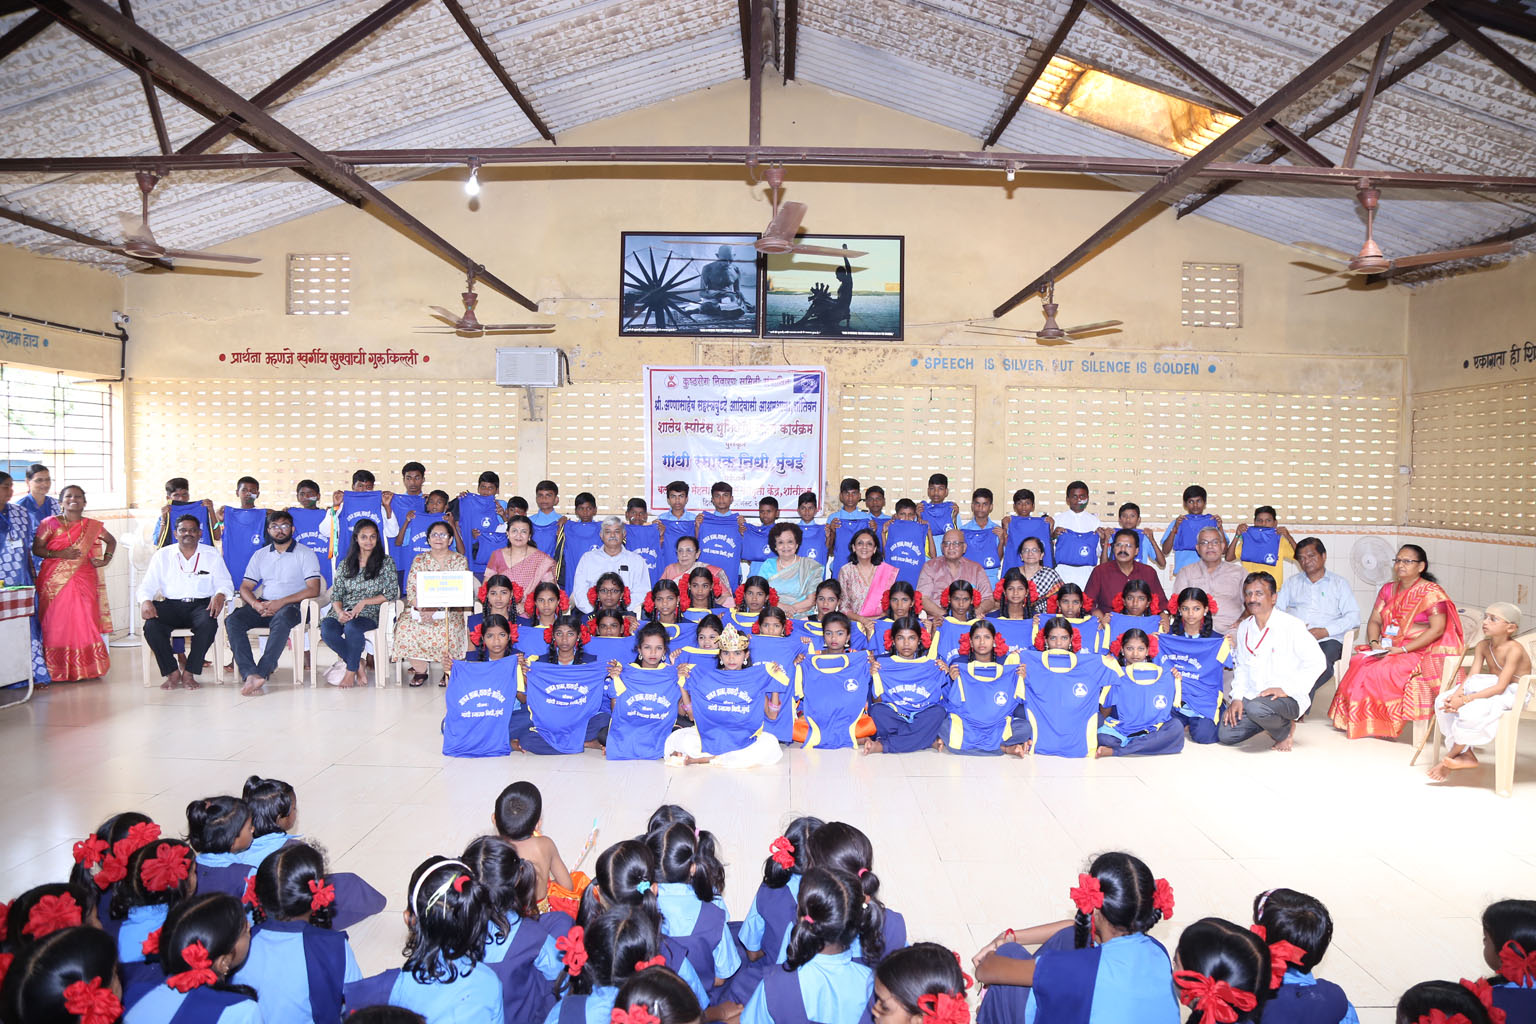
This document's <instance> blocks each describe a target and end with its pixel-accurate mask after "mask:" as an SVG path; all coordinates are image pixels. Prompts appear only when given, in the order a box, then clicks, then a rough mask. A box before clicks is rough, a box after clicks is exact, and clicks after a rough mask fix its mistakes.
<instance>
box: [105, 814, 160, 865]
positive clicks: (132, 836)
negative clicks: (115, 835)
mask: <svg viewBox="0 0 1536 1024" xmlns="http://www.w3.org/2000/svg"><path fill="white" fill-rule="evenodd" d="M159 838H160V826H159V825H156V824H155V823H154V822H152V821H141V822H139V823H138V824H137V825H134V826H133V827H132V828H130V829H129V830H128V834H127V835H126V836H124V837H123V838H121V839H119V840H118V841H117V842H116V843H115V844H113V846H112V852H113V853H114V854H115V855H116V856H117V859H118V860H120V861H122V862H123V863H124V864H127V863H128V858H129V857H131V856H133V855H134V854H135V853H138V852H139V851H140V850H142V849H144V847H146V846H148V845H149V844H150V843H152V842H154V841H155V840H156V839H159Z"/></svg>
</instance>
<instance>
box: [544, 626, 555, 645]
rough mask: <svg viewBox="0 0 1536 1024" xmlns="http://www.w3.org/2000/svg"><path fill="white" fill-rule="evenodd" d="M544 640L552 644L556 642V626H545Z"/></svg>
mask: <svg viewBox="0 0 1536 1024" xmlns="http://www.w3.org/2000/svg"><path fill="white" fill-rule="evenodd" d="M544 642H545V643H547V644H552V643H554V642H555V627H554V626H545V627H544Z"/></svg>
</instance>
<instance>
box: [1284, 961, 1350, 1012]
mask: <svg viewBox="0 0 1536 1024" xmlns="http://www.w3.org/2000/svg"><path fill="white" fill-rule="evenodd" d="M1280 984H1281V985H1282V986H1283V985H1300V986H1301V987H1302V988H1310V987H1311V986H1313V985H1316V984H1317V979H1316V978H1314V977H1312V975H1310V974H1308V973H1306V972H1304V971H1298V970H1297V969H1296V968H1294V967H1287V968H1286V969H1285V977H1284V978H1281V979H1280ZM1344 1005H1345V1006H1346V1007H1347V1009H1346V1010H1345V1011H1344V1016H1342V1017H1340V1018H1339V1024H1360V1015H1359V1014H1358V1013H1356V1012H1355V1004H1354V1003H1351V1002H1347V1001H1346V1002H1345V1004H1344Z"/></svg>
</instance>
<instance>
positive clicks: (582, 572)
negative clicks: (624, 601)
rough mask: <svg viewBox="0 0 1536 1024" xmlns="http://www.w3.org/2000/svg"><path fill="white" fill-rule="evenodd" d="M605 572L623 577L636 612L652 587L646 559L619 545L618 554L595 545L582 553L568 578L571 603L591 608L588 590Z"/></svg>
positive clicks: (631, 604)
mask: <svg viewBox="0 0 1536 1024" xmlns="http://www.w3.org/2000/svg"><path fill="white" fill-rule="evenodd" d="M605 572H611V573H617V574H618V576H619V578H620V579H622V580H623V581H624V585H625V586H626V587H628V588H629V610H630V613H631V614H633V615H639V614H640V608H641V606H642V605H643V604H645V595H646V594H647V593H649V592H650V589H651V572H650V570H649V569H647V568H646V565H645V559H643V558H641V557H640V556H639V555H637V554H635V553H634V552H633V551H631V550H629V549H628V548H620V549H619V553H618V554H616V555H610V554H608V552H606V551H604V550H603V549H602V548H601V547H598V548H597V549H596V550H593V551H588V552H587V553H586V554H584V555H582V556H581V561H580V562H579V563H578V564H577V566H576V574H575V576H574V577H572V579H571V589H570V595H571V603H572V604H574V605H575V606H576V607H577V608H580V609H581V610H582V611H584V612H591V611H592V602H591V601H589V600H587V591H588V590H590V589H592V587H594V586H596V585H597V578H598V577H599V576H601V575H602V574H603V573H605Z"/></svg>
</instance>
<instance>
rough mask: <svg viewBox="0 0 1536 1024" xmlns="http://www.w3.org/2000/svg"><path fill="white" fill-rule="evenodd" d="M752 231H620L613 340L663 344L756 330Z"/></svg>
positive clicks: (758, 260)
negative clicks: (659, 341)
mask: <svg viewBox="0 0 1536 1024" xmlns="http://www.w3.org/2000/svg"><path fill="white" fill-rule="evenodd" d="M757 239H758V235H757V234H756V233H750V234H731V233H716V234H706V233H701V232H692V231H666V232H655V231H646V232H640V231H625V232H623V234H622V241H621V245H620V249H621V255H620V267H619V275H620V277H619V294H620V296H621V298H620V300H619V334H620V335H621V336H623V335H628V336H631V337H634V336H648V337H661V338H678V337H700V336H709V335H738V336H743V337H749V338H751V337H756V336H757V333H758V330H759V314H758V310H759V309H760V308H761V305H762V303H761V300H760V299H759V296H758V292H759V282H760V281H761V280H762V273H761V271H762V257H761V256H760V255H758V252H757V250H756V249H754V248H752V243H753V242H755V241H757Z"/></svg>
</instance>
